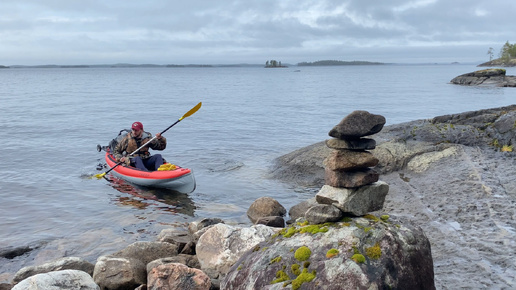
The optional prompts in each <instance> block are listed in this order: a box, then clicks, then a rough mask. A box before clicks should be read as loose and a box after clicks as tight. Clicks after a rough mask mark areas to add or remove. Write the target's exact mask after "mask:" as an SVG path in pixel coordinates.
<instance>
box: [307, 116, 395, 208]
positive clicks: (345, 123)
mask: <svg viewBox="0 0 516 290" xmlns="http://www.w3.org/2000/svg"><path fill="white" fill-rule="evenodd" d="M385 122H386V121H385V117H383V116H381V115H374V114H371V113H369V112H367V111H354V112H352V113H351V114H349V115H348V116H346V117H345V118H344V119H342V121H340V123H339V124H337V125H336V126H335V127H333V129H331V130H330V132H329V133H328V134H329V135H330V136H331V137H334V139H329V140H326V146H328V147H329V148H331V149H333V150H332V152H331V153H330V154H329V155H328V157H327V158H326V159H325V160H324V166H325V183H326V185H325V186H324V187H323V188H322V189H321V190H320V191H319V193H317V195H316V200H317V203H319V204H331V205H333V206H335V207H337V208H338V209H340V210H341V211H342V212H344V213H349V214H352V215H356V216H360V215H365V214H367V213H368V212H372V211H377V210H381V209H382V208H383V204H384V202H385V196H386V195H387V193H388V191H389V186H388V185H387V183H385V182H382V181H378V180H379V177H380V175H379V173H378V172H377V171H376V170H374V169H373V168H372V167H375V166H376V165H378V159H377V158H376V157H374V155H373V154H372V153H371V152H369V151H367V150H370V149H374V148H375V147H376V141H375V140H374V139H370V138H363V137H365V136H369V135H373V134H376V133H378V132H380V131H381V130H382V129H383V126H384V125H385Z"/></svg>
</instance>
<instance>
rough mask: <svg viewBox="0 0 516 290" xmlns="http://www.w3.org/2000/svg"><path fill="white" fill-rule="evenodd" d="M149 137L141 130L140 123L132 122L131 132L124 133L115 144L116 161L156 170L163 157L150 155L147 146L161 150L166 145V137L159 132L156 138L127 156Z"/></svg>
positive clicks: (149, 136) (148, 134)
mask: <svg viewBox="0 0 516 290" xmlns="http://www.w3.org/2000/svg"><path fill="white" fill-rule="evenodd" d="M151 139H152V134H151V133H149V132H145V131H143V125H142V123H140V122H134V123H133V125H132V126H131V132H130V133H128V134H127V135H125V137H124V138H123V139H122V140H121V141H120V143H118V144H117V145H116V147H115V152H113V153H114V154H113V155H114V156H115V158H116V160H117V161H121V162H124V163H125V164H127V165H132V166H134V167H136V168H138V169H141V170H144V171H154V170H158V168H159V167H160V166H161V165H162V164H163V157H161V154H155V155H151V154H150V153H149V148H151V149H153V150H163V149H165V148H166V147H167V139H166V138H165V137H163V136H161V134H160V133H157V134H156V138H155V139H154V140H152V142H150V143H149V144H147V146H145V147H143V148H142V149H140V150H139V151H138V152H136V153H134V154H133V155H132V156H128V155H129V154H131V153H133V152H134V151H135V150H136V149H138V148H140V146H142V145H143V144H145V143H146V142H148V141H149V140H151Z"/></svg>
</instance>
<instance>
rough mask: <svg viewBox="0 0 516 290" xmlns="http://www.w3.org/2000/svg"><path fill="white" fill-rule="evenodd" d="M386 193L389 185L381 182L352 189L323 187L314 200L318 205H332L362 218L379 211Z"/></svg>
mask: <svg viewBox="0 0 516 290" xmlns="http://www.w3.org/2000/svg"><path fill="white" fill-rule="evenodd" d="M388 192H389V185H388V184H387V183H385V182H383V181H378V182H375V183H373V184H369V185H365V186H362V187H358V188H353V189H350V188H336V187H332V186H327V185H325V186H323V187H322V188H321V190H320V191H319V192H318V193H317V195H316V196H315V199H316V200H317V202H318V203H320V204H328V205H333V206H335V207H337V208H339V209H340V210H341V211H342V212H344V213H350V214H353V215H355V216H362V215H365V214H367V213H369V212H373V211H377V210H381V209H382V208H383V204H384V202H385V196H386V195H387V193H388Z"/></svg>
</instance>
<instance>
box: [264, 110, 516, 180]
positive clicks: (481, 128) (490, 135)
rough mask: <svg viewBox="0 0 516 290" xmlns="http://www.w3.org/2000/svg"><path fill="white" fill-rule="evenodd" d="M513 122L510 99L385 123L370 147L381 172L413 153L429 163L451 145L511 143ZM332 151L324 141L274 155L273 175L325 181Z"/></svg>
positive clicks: (515, 139)
mask: <svg viewBox="0 0 516 290" xmlns="http://www.w3.org/2000/svg"><path fill="white" fill-rule="evenodd" d="M515 122H516V105H511V106H506V107H500V108H493V109H485V110H479V111H471V112H464V113H459V114H451V115H443V116H438V117H434V118H433V119H429V120H415V121H411V122H406V123H401V124H394V125H390V126H386V127H384V129H383V130H382V131H381V132H379V133H377V134H376V135H375V139H376V140H377V141H376V143H377V145H376V148H375V149H374V150H372V151H371V152H372V153H373V155H374V156H375V157H376V158H377V159H378V160H379V162H378V165H377V166H376V167H375V169H376V170H377V171H378V172H379V173H380V174H388V173H391V172H394V171H399V170H403V169H406V168H407V166H408V164H409V162H411V161H413V159H414V158H418V159H420V160H422V159H427V161H428V163H430V162H432V161H431V160H434V161H435V156H437V155H438V154H440V155H441V157H446V156H449V154H450V153H451V152H452V151H453V150H458V149H452V148H456V147H457V146H461V145H463V146H479V147H488V148H492V149H495V150H501V149H502V148H503V147H504V146H506V147H507V148H509V146H511V145H513V144H516V130H513V125H514V124H515ZM448 149H449V150H448ZM331 152H332V149H330V148H328V147H327V146H326V143H325V141H322V142H318V143H315V144H312V145H309V146H306V147H303V148H300V149H298V150H295V151H293V152H291V153H288V154H286V155H283V156H280V157H278V158H276V160H275V161H274V165H273V166H272V168H271V172H270V176H269V177H270V178H273V179H280V180H283V181H285V182H288V183H295V184H299V185H304V186H308V187H321V186H323V185H324V176H325V170H324V164H323V162H324V160H325V158H327V157H328V156H330V154H331ZM443 152H444V153H443ZM431 156H433V158H432V157H431ZM423 157H425V158H423ZM433 163H435V162H433ZM411 164H414V162H412V163H411ZM421 166H426V165H421Z"/></svg>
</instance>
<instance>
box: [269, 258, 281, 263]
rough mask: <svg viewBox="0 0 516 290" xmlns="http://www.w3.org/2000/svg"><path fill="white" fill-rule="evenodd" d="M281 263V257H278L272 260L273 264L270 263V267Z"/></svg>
mask: <svg viewBox="0 0 516 290" xmlns="http://www.w3.org/2000/svg"><path fill="white" fill-rule="evenodd" d="M279 262H281V256H277V257H276V258H274V259H271V262H270V263H269V265H270V264H274V263H279Z"/></svg>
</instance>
